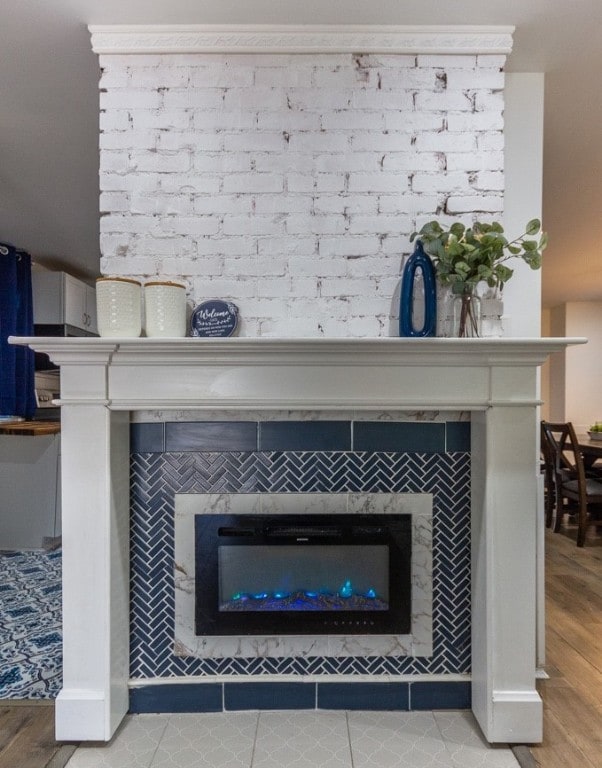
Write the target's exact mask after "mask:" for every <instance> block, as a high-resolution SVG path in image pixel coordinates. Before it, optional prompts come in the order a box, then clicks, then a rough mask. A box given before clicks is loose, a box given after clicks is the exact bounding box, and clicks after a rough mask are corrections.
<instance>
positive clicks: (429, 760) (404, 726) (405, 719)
mask: <svg viewBox="0 0 602 768" xmlns="http://www.w3.org/2000/svg"><path fill="white" fill-rule="evenodd" d="M348 717H349V735H350V738H351V753H352V755H353V766H354V768H452V765H453V764H452V759H451V756H450V754H449V753H448V751H447V750H446V748H445V744H444V742H443V739H442V738H441V733H440V731H439V729H438V727H437V724H436V723H435V718H434V717H433V715H432V713H431V712H350V713H349V715H348Z"/></svg>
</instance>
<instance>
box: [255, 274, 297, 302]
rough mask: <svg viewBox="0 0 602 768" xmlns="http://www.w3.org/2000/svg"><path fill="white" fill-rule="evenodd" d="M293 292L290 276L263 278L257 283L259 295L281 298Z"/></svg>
mask: <svg viewBox="0 0 602 768" xmlns="http://www.w3.org/2000/svg"><path fill="white" fill-rule="evenodd" d="M290 293H291V283H290V280H289V278H288V277H281V278H263V279H262V280H259V281H258V283H257V296H258V297H259V298H261V297H264V296H268V297H270V298H279V297H282V296H288V295H289V294H290Z"/></svg>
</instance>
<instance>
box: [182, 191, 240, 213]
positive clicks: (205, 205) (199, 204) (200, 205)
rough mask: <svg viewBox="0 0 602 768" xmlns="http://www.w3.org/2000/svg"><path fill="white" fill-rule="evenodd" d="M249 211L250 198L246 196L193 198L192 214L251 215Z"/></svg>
mask: <svg viewBox="0 0 602 768" xmlns="http://www.w3.org/2000/svg"><path fill="white" fill-rule="evenodd" d="M251 209H252V198H251V197H249V196H248V195H211V196H209V197H198V196H197V197H195V198H194V212H195V213H199V214H207V213H214V214H222V215H223V214H226V213H235V214H239V215H242V214H244V213H251Z"/></svg>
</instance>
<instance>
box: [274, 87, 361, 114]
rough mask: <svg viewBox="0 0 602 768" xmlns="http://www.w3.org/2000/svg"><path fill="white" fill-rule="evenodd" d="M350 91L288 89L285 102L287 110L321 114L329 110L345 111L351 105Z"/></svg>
mask: <svg viewBox="0 0 602 768" xmlns="http://www.w3.org/2000/svg"><path fill="white" fill-rule="evenodd" d="M351 96H352V91H351V90H343V89H331V88H322V89H318V88H289V89H287V92H286V102H287V106H288V108H289V110H291V109H294V110H301V111H308V112H319V113H322V112H323V111H324V110H330V109H346V108H347V107H349V106H350V105H351Z"/></svg>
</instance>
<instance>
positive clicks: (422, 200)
mask: <svg viewBox="0 0 602 768" xmlns="http://www.w3.org/2000/svg"><path fill="white" fill-rule="evenodd" d="M437 191H438V190H437ZM443 199H444V195H443V194H427V193H424V192H417V191H416V189H415V188H414V181H412V191H411V192H406V193H405V194H399V195H380V196H379V198H378V210H379V211H380V213H385V214H386V213H398V214H400V215H402V214H411V215H415V214H417V213H424V212H428V211H433V213H434V212H435V211H436V210H437V208H438V207H439V205H441V204H442V202H443ZM408 220H409V219H408Z"/></svg>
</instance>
